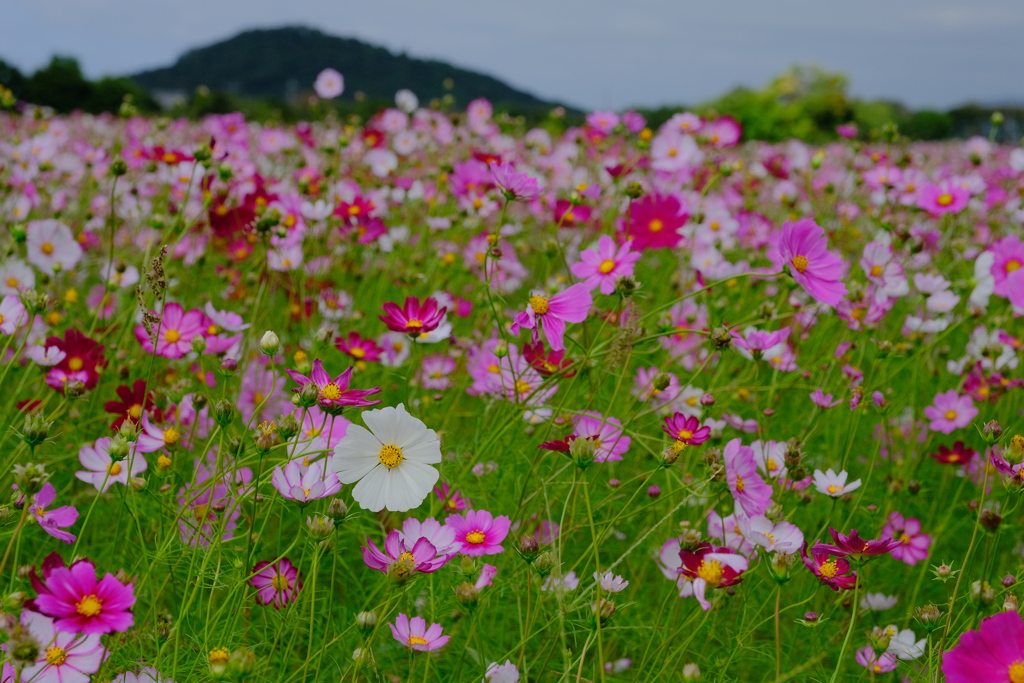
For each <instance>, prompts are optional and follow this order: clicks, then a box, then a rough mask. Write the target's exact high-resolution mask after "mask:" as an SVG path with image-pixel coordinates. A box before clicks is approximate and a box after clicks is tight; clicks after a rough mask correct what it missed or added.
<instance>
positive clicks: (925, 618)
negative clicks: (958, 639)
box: [916, 605, 942, 631]
mask: <svg viewBox="0 0 1024 683" xmlns="http://www.w3.org/2000/svg"><path fill="white" fill-rule="evenodd" d="M916 616H917V620H918V621H920V622H921V623H922V624H923V625H924V627H925V628H926V629H928V630H929V631H932V630H935V629H936V628H938V627H939V626H940V625H941V622H940V621H939V620H940V619H941V618H942V610H940V609H939V608H938V607H936V606H935V605H924V606H923V607H918V608H917V612H916Z"/></svg>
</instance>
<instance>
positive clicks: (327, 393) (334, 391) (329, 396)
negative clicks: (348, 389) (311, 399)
mask: <svg viewBox="0 0 1024 683" xmlns="http://www.w3.org/2000/svg"><path fill="white" fill-rule="evenodd" d="M320 398H323V399H326V400H328V401H334V400H336V399H339V398H341V387H339V386H338V385H337V384H335V383H334V382H331V383H330V384H326V385H324V388H323V389H321V390H320Z"/></svg>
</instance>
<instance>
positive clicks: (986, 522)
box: [978, 510, 1003, 531]
mask: <svg viewBox="0 0 1024 683" xmlns="http://www.w3.org/2000/svg"><path fill="white" fill-rule="evenodd" d="M978 522H979V523H980V524H981V526H983V527H984V528H985V529H987V530H988V531H996V530H997V529H998V528H999V525H1000V524H1002V523H1003V517H1002V515H1000V514H999V513H998V512H995V511H994V510H982V511H981V514H980V515H978Z"/></svg>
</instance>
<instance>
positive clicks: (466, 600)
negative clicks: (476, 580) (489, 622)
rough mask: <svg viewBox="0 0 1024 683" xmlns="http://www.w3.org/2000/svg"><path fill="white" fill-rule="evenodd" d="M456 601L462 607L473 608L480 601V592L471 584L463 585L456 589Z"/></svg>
mask: <svg viewBox="0 0 1024 683" xmlns="http://www.w3.org/2000/svg"><path fill="white" fill-rule="evenodd" d="M455 599H456V600H458V601H459V604H460V605H465V606H466V607H472V606H474V605H476V603H477V602H478V601H479V600H480V591H478V590H477V588H476V586H474V585H473V584H471V583H462V584H459V586H458V588H456V589H455Z"/></svg>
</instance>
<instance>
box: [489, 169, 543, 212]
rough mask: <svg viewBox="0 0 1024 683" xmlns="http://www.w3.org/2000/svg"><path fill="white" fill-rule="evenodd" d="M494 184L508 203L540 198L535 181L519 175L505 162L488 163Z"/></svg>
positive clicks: (525, 175) (524, 175) (538, 187)
mask: <svg viewBox="0 0 1024 683" xmlns="http://www.w3.org/2000/svg"><path fill="white" fill-rule="evenodd" d="M490 169H491V175H492V176H493V178H494V184H495V185H496V186H497V187H498V189H499V190H501V191H502V192H503V193H504V194H505V198H506V199H508V200H509V201H513V200H518V201H527V202H528V201H533V200H534V199H536V198H537V197H539V196H540V186H538V185H537V179H536V178H531V177H530V176H529V175H527V174H525V173H520V172H518V171H516V170H515V168H514V167H513V166H512V164H510V163H509V162H507V161H502V162H496V161H492V162H491V163H490Z"/></svg>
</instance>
